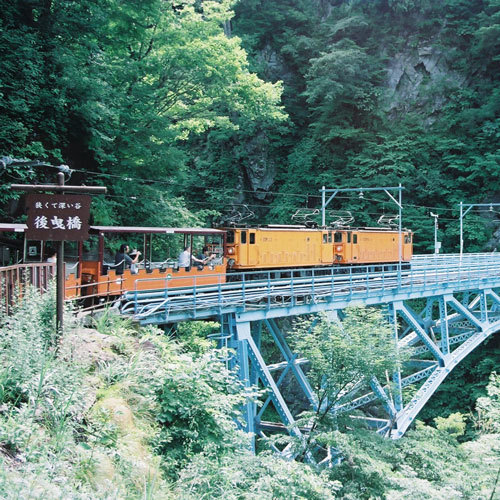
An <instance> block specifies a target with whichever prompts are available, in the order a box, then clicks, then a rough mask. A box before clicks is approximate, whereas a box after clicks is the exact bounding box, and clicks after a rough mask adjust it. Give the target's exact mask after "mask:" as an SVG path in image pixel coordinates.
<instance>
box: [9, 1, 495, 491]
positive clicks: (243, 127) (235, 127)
mask: <svg viewBox="0 0 500 500" xmlns="http://www.w3.org/2000/svg"><path fill="white" fill-rule="evenodd" d="M0 69H1V71H0V157H3V159H2V161H0V179H1V182H0V219H1V220H2V221H5V222H19V221H21V220H23V217H24V215H23V204H22V200H21V198H20V195H19V193H15V192H12V191H11V190H10V189H9V184H10V183H23V182H54V180H55V174H56V172H57V168H54V167H57V166H58V165H68V166H69V168H70V169H71V182H72V183H74V184H80V183H85V184H89V185H105V186H107V187H108V194H107V195H106V196H102V197H97V196H96V197H95V198H94V200H93V205H92V219H93V222H94V223H95V224H104V225H108V224H126V225H146V226H178V227H182V226H204V225H211V224H214V223H215V222H216V221H217V220H218V219H219V218H220V217H221V216H224V214H228V213H233V214H235V213H240V214H241V215H242V217H244V216H246V215H248V214H250V213H254V214H255V218H254V219H253V220H252V219H247V222H251V223H271V222H274V223H290V222H291V216H292V215H293V213H294V212H295V211H296V210H297V209H299V208H311V209H314V208H318V207H319V206H320V203H321V198H320V193H319V190H320V188H321V186H323V185H325V186H326V187H327V188H333V187H342V188H358V187H365V188H367V187H375V186H398V185H399V184H401V185H402V186H403V187H404V188H405V189H404V192H403V225H404V226H406V227H408V228H411V229H412V230H413V231H415V247H416V251H417V252H420V253H428V252H431V251H432V250H433V248H434V218H433V217H431V216H430V213H431V211H432V212H433V213H436V214H438V215H439V239H440V240H441V241H442V242H443V251H445V252H456V251H457V250H458V247H459V224H458V216H459V203H460V202H461V201H462V202H464V203H470V204H472V203H474V204H485V205H487V204H490V203H491V204H493V205H492V206H491V207H487V206H486V207H484V208H474V209H473V210H471V211H470V213H469V214H468V215H467V217H466V218H465V219H464V235H465V238H464V239H465V250H466V251H468V252H472V251H491V250H493V249H495V248H497V247H499V245H500V226H499V224H498V222H499V221H500V216H499V214H500V210H499V209H498V207H496V206H495V205H494V204H498V203H500V175H499V174H500V147H499V146H500V85H499V79H500V1H499V0H473V1H471V0H443V1H441V2H432V1H431V0H370V1H367V0H351V1H344V0H267V1H263V0H215V1H205V0H176V1H175V2H171V1H169V0H141V1H138V0H128V1H126V2H123V1H118V0H78V1H77V0H13V1H9V2H6V1H4V2H2V9H1V10H0ZM24 158H25V159H30V160H39V161H40V162H45V163H44V164H43V165H40V166H27V165H25V164H22V162H13V161H12V159H24ZM51 165H52V166H51ZM329 208H331V209H332V210H338V211H341V210H349V211H351V212H352V214H353V215H354V217H355V218H356V223H357V224H359V225H365V224H370V225H373V224H376V221H377V219H378V217H379V216H380V215H382V214H391V213H394V205H393V204H391V202H390V200H389V199H388V198H386V197H383V196H378V194H370V195H369V196H368V194H365V196H363V197H360V196H359V195H358V193H355V194H353V195H352V196H350V195H347V194H346V195H345V196H337V197H336V199H335V202H334V203H333V204H332V205H331V207H329ZM499 250H500V247H499ZM30 293H31V292H30ZM32 293H33V297H32V301H31V303H29V302H28V301H25V302H24V303H23V304H21V305H20V306H19V310H18V311H17V312H16V313H15V314H14V315H13V316H10V317H7V316H6V315H4V314H3V312H1V311H0V327H1V328H2V334H3V335H2V338H1V339H0V345H1V349H0V496H2V497H4V498H82V499H83V498H154V499H156V498H176V499H177V498H181V499H198V498H224V499H231V498H234V499H253V498H259V499H260V498H263V499H267V498H269V499H271V498H303V499H316V498H317V499H328V498H343V499H352V500H358V499H370V498H373V499H376V498H388V499H406V498H414V499H419V498H421V499H427V498H443V499H445V498H446V499H455V498H456V499H459V498H468V499H482V498H484V499H489V500H493V499H494V498H496V497H495V496H494V495H498V494H499V491H500V484H499V474H500V450H499V448H498V443H499V439H498V438H499V436H500V427H499V422H500V380H499V377H498V373H499V372H500V366H499V361H498V360H499V359H500V358H499V356H500V341H499V338H498V335H496V336H494V337H493V338H492V339H491V340H490V341H489V342H488V343H487V344H486V345H484V346H481V347H480V348H479V349H477V350H476V351H475V352H474V353H472V354H471V355H470V356H469V357H468V358H467V359H466V360H465V361H464V362H463V363H462V364H461V365H460V366H459V367H457V368H456V369H455V370H454V371H453V373H452V374H451V375H450V377H449V379H448V380H447V382H446V383H445V384H443V386H442V388H441V389H440V391H438V392H437V393H436V395H435V396H434V397H433V398H432V399H431V401H430V402H429V403H428V404H427V405H426V407H425V408H424V410H423V411H422V412H421V414H420V415H419V418H420V421H419V422H417V424H416V425H415V426H414V427H413V428H412V430H411V431H410V432H409V433H408V434H407V435H406V436H405V437H404V438H403V439H401V440H399V441H397V442H393V441H390V440H383V439H382V438H379V437H378V436H377V435H376V434H374V433H367V432H366V431H365V430H364V429H355V430H354V431H352V430H351V431H352V432H343V429H342V428H341V426H340V427H339V426H338V425H337V423H336V426H335V427H332V426H331V425H330V424H331V422H325V421H323V420H320V421H318V427H317V435H316V436H315V439H317V440H319V441H322V442H323V444H325V445H328V446H329V445H334V446H335V447H336V449H338V450H339V457H341V458H339V463H338V464H337V466H336V467H333V468H331V469H330V468H328V469H320V468H315V467H313V466H311V465H310V464H307V463H306V462H307V460H302V461H301V460H296V461H288V462H287V461H283V460H281V459H280V458H277V457H276V456H274V455H273V454H272V453H271V451H270V450H271V449H272V443H264V442H260V443H259V447H260V448H259V453H258V454H257V455H253V454H252V453H250V451H249V446H248V438H247V437H246V436H245V435H243V434H242V433H241V432H240V431H239V430H238V429H237V428H236V426H235V425H234V422H235V420H238V419H239V418H240V417H241V416H240V415H239V408H240V407H241V404H242V401H244V398H245V397H248V396H249V395H248V394H246V393H245V392H244V391H243V390H242V388H241V387H239V385H238V382H237V380H235V379H234V378H233V377H232V375H231V374H230V373H228V372H225V371H223V370H221V366H222V364H221V362H220V358H221V357H223V358H224V356H227V353H221V352H218V351H216V350H214V349H213V346H212V344H211V342H210V341H208V340H207V335H208V334H210V333H212V331H213V330H214V329H217V325H211V324H208V323H190V324H184V325H182V326H179V327H178V329H177V331H176V332H173V333H172V335H171V336H165V335H164V332H162V331H159V330H154V329H151V328H150V329H146V330H138V329H137V328H136V327H134V326H133V325H131V324H130V323H128V322H126V321H125V322H123V321H122V320H119V319H117V318H115V317H113V316H112V315H110V316H108V315H107V314H105V315H104V316H102V318H101V319H96V320H95V322H94V324H92V327H93V329H92V330H90V329H85V331H84V332H83V333H84V336H86V338H87V339H88V340H87V341H86V343H83V344H82V341H81V339H80V340H78V335H75V333H74V332H75V328H76V329H77V330H76V331H80V330H81V329H82V327H81V325H75V324H73V323H72V320H70V319H69V318H70V317H69V316H68V321H67V323H68V325H69V326H68V327H67V331H65V332H64V333H63V334H62V336H61V337H60V338H59V337H58V338H55V337H54V329H53V302H51V300H50V294H48V295H45V296H43V297H40V296H38V295H37V294H36V293H35V292H32ZM30 304H31V305H30ZM365 320H366V318H365ZM78 329H80V330H78ZM293 332H294V330H293V329H292V328H291V329H290V335H291V336H292V337H293ZM315 342H316V339H315V338H314V337H308V336H307V335H297V336H296V340H295V344H294V347H295V348H296V349H297V350H299V351H300V352H302V353H304V352H305V353H308V358H309V359H313V358H314V356H315V355H317V356H318V358H317V360H316V365H315V366H321V363H322V362H323V361H322V359H321V356H320V355H321V352H316V351H315V350H314V349H313V347H314V345H315ZM292 343H293V342H292ZM360 345H362V344H360ZM363 345H364V344H363ZM82 346H83V347H82ZM330 347H332V348H333V347H335V346H330ZM337 347H338V346H337ZM75 353H78V355H76V356H75ZM80 354H81V356H80ZM365 354H366V356H367V358H369V354H370V353H365ZM356 359H357V360H359V359H360V358H356ZM360 362H363V363H364V362H365V360H361V361H360ZM387 362H388V363H389V362H391V360H390V359H388V360H387ZM364 366H365V368H366V365H364ZM390 368H391V367H390V366H389V365H387V366H386V365H384V367H383V369H384V370H390ZM195 373H196V376H193V374H195ZM311 375H313V374H311ZM331 375H332V377H333V376H334V374H331ZM324 376H325V374H324V373H319V374H318V375H317V377H318V378H317V380H318V381H319V382H318V387H319V388H321V387H322V380H324V379H323V377H324ZM200 402H201V403H202V404H200ZM116 408H119V411H118V412H117V411H116ZM304 418H309V419H310V418H312V417H311V415H307V414H306V415H305V417H304ZM329 425H330V426H329ZM333 428H335V430H332V429H333ZM295 444H296V443H295ZM306 455H307V449H305V450H302V458H304V457H306ZM242 471H245V472H244V473H242Z"/></svg>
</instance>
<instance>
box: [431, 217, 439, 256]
mask: <svg viewBox="0 0 500 500" xmlns="http://www.w3.org/2000/svg"><path fill="white" fill-rule="evenodd" d="M431 217H434V253H435V254H438V253H439V248H438V238H437V234H438V219H439V215H438V214H433V213H432V212H431Z"/></svg>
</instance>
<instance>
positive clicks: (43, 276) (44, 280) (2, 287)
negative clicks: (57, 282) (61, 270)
mask: <svg viewBox="0 0 500 500" xmlns="http://www.w3.org/2000/svg"><path fill="white" fill-rule="evenodd" d="M55 272H56V264H54V263H49V262H37V263H33V264H15V265H13V266H7V267H1V268H0V303H1V306H0V307H1V308H3V310H4V311H5V312H6V313H9V312H10V311H11V309H12V306H13V305H14V304H15V302H16V301H17V300H19V298H21V297H22V296H23V293H24V289H25V288H26V285H31V286H34V287H36V288H38V289H39V290H40V291H41V292H42V293H43V292H45V291H46V290H47V288H48V285H49V281H50V279H51V278H52V277H53V276H54V275H55Z"/></svg>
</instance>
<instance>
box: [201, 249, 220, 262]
mask: <svg viewBox="0 0 500 500" xmlns="http://www.w3.org/2000/svg"><path fill="white" fill-rule="evenodd" d="M216 257H217V255H215V254H214V253H212V254H211V253H210V250H209V248H208V247H203V264H205V265H206V264H208V263H209V262H212V261H213V260H214V259H215V258H216Z"/></svg>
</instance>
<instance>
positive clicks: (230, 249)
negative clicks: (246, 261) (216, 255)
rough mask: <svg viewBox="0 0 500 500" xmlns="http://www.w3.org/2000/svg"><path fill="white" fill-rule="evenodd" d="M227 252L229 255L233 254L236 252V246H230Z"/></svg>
mask: <svg viewBox="0 0 500 500" xmlns="http://www.w3.org/2000/svg"><path fill="white" fill-rule="evenodd" d="M227 253H228V254H229V255H232V254H233V253H234V248H232V247H231V248H228V249H227Z"/></svg>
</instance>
